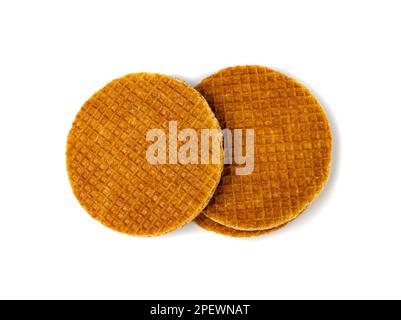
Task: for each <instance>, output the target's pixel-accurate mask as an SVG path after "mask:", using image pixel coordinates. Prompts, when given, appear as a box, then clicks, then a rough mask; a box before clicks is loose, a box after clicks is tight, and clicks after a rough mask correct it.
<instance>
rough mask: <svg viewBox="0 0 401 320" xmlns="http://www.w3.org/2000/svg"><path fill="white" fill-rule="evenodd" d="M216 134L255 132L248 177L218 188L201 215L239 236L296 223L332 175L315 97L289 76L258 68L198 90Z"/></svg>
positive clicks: (228, 171)
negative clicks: (217, 128) (209, 109)
mask: <svg viewBox="0 0 401 320" xmlns="http://www.w3.org/2000/svg"><path fill="white" fill-rule="evenodd" d="M196 89H197V90H199V92H200V93H202V94H203V95H204V97H205V98H206V100H207V101H208V102H209V105H210V106H211V107H212V109H213V110H214V112H215V114H216V117H217V119H218V120H219V122H220V125H221V127H222V129H225V128H228V129H231V130H232V129H247V128H248V129H254V133H255V138H254V139H255V140H254V143H255V148H254V153H255V155H254V170H253V172H252V173H251V174H249V175H236V172H235V168H236V167H237V166H236V165H235V164H232V165H228V166H225V170H224V173H223V177H222V183H221V184H220V185H219V187H218V188H217V190H216V194H215V196H214V197H213V199H212V200H211V202H210V203H209V205H208V206H207V208H206V209H205V211H204V214H205V215H206V216H207V217H209V218H211V219H212V220H214V221H216V222H218V223H220V224H223V225H225V226H228V227H231V228H235V229H241V230H263V229H271V228H275V227H277V226H280V225H282V224H284V223H286V222H288V221H291V220H293V219H294V218H295V217H297V216H298V215H299V214H300V213H301V212H302V211H303V210H304V208H305V207H306V206H307V205H308V204H309V203H310V202H311V201H312V200H313V199H314V198H315V197H316V196H317V195H318V194H319V193H320V191H321V190H322V189H323V187H324V185H325V183H326V181H327V179H328V177H329V171H330V165H331V143H332V135H331V131H330V126H329V122H328V119H327V116H326V114H325V112H324V110H323V108H322V107H321V105H320V104H319V102H318V101H317V99H316V98H315V97H314V96H313V94H312V93H311V92H310V91H309V90H308V89H307V88H305V87H304V86H303V85H301V84H299V83H298V82H297V81H295V80H293V79H291V78H290V77H288V76H286V75H284V74H282V73H280V72H277V71H274V70H271V69H268V68H265V67H260V66H239V67H232V68H227V69H223V70H221V71H219V72H217V73H215V74H213V75H211V76H209V77H207V78H206V79H204V80H203V81H201V83H200V84H199V85H198V86H197V87H196Z"/></svg>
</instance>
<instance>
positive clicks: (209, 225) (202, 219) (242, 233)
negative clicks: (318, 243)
mask: <svg viewBox="0 0 401 320" xmlns="http://www.w3.org/2000/svg"><path fill="white" fill-rule="evenodd" d="M194 221H195V223H196V224H197V225H198V226H200V227H202V228H203V229H205V230H208V231H212V232H215V233H219V234H222V235H225V236H230V237H234V238H251V237H256V236H261V235H264V234H267V233H271V232H274V231H276V230H278V229H281V228H282V227H284V226H285V225H286V224H283V225H282V226H279V227H277V228H273V229H268V230H256V231H246V230H237V229H233V228H230V227H226V226H224V225H222V224H220V223H217V222H214V221H213V220H212V219H210V218H208V217H206V216H205V215H204V214H200V215H199V216H198V217H197V218H196V219H195V220H194Z"/></svg>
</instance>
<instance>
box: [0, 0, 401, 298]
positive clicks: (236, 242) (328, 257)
mask: <svg viewBox="0 0 401 320" xmlns="http://www.w3.org/2000/svg"><path fill="white" fill-rule="evenodd" d="M400 9H401V7H400V1H367V0H364V1H330V2H329V1H321V0H318V1H283V0H281V1H251V0H247V1H234V0H231V1H216V0H212V1H207V0H203V1H175V0H169V1H157V2H156V1H138V2H135V1H107V2H106V1H99V0H96V1H71V0H70V1H63V2H61V1H42V0H37V1H18V0H16V1H7V2H6V1H2V2H1V4H0V108H1V109H0V110H1V111H0V112H1V113H0V114H1V116H0V142H1V143H0V152H1V154H0V194H1V195H0V298H123V299H125V298H132V299H149V298H155V299H158V298H161V299H164V298H166V299H184V298H208V299H214V298H226V299H230V298H244V299H268V298H274V299H278V298H290V299H293V298H306V299H309V298H323V299H325V298H346V299H347V298H401V289H400V288H401V272H400V269H401V257H400V244H401V210H400V198H401V195H400V181H401V174H400V163H401V156H400V150H399V147H400V141H399V138H400V127H401V124H400V115H401V105H400V90H401V89H400V79H401V47H400V30H401V19H400V12H401V10H400ZM241 64H260V65H265V66H269V67H272V68H275V69H277V70H280V71H283V72H285V73H287V74H289V75H291V76H293V77H295V78H296V79H298V80H299V81H301V82H302V83H304V84H305V85H307V86H308V87H309V88H310V89H312V91H313V92H314V93H315V94H316V95H317V96H318V97H319V99H320V100H321V102H322V103H323V105H324V107H325V108H326V110H327V113H328V115H329V118H330V121H331V125H332V129H333V133H334V163H333V170H332V175H331V179H330V182H329V184H328V186H327V188H326V189H325V191H324V192H323V194H322V195H321V196H320V198H319V199H318V200H317V201H316V202H315V203H314V204H313V205H311V206H310V208H309V209H308V211H307V213H305V214H303V215H302V216H301V217H300V218H299V219H298V220H296V221H295V222H294V223H292V224H291V225H289V226H288V227H286V228H285V229H283V230H282V231H279V232H276V233H274V234H271V235H267V236H264V237H259V238H254V239H233V238H229V237H224V236H221V235H217V234H213V233H210V232H206V231H204V230H202V229H200V228H199V227H197V226H196V225H194V224H189V225H187V226H186V227H184V228H183V229H181V230H178V231H176V232H174V233H171V234H169V235H166V236H162V237H158V238H150V239H148V238H136V237H129V236H126V235H123V234H119V233H116V232H114V231H112V230H109V229H107V228H105V227H103V226H101V225H100V224H99V223H97V222H96V221H95V220H93V219H92V218H90V216H89V215H88V214H87V213H86V212H85V211H84V210H83V209H82V208H81V207H80V205H79V204H78V202H77V200H76V199H75V197H74V196H73V193H72V191H71V188H70V185H69V182H68V178H67V174H66V169H65V144H66V138H67V134H68V131H69V129H70V126H71V124H72V121H73V119H74V117H75V115H76V113H77V112H78V111H79V109H80V107H81V105H82V104H83V103H84V102H85V101H86V100H87V99H88V98H89V97H90V96H91V95H92V94H93V93H94V92H95V91H96V90H98V89H100V88H101V87H103V86H104V85H105V84H106V83H107V82H109V81H110V80H112V79H114V78H117V77H120V76H123V75H125V74H127V73H132V72H139V71H148V72H160V73H165V74H168V75H173V76H177V77H180V78H182V79H184V80H187V81H188V82H190V83H191V84H196V83H197V82H198V81H199V80H201V79H202V78H203V77H204V76H206V75H209V74H211V73H213V72H215V71H218V70H219V69H221V68H223V67H227V66H233V65H241Z"/></svg>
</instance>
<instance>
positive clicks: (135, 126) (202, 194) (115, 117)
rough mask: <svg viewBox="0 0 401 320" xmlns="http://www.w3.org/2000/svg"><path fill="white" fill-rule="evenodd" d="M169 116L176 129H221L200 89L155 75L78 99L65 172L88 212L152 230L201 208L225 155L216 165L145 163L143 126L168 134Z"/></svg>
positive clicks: (143, 232) (122, 228)
mask: <svg viewBox="0 0 401 320" xmlns="http://www.w3.org/2000/svg"><path fill="white" fill-rule="evenodd" d="M171 121H173V122H174V121H175V122H176V124H177V128H178V130H182V129H184V128H191V129H194V130H196V131H200V130H201V129H204V128H206V129H217V130H219V132H220V133H221V130H220V126H219V123H218V121H217V119H216V118H215V116H214V114H213V112H212V111H211V109H210V107H209V106H208V104H207V102H206V100H205V99H204V98H203V97H202V96H201V95H200V94H199V92H197V91H196V90H194V89H193V88H191V87H190V86H188V85H186V84H185V83H183V82H182V81H178V80H176V79H174V78H171V77H168V76H164V75H160V74H150V73H138V74H130V75H127V76H125V77H122V78H120V79H117V80H114V81H112V82H110V83H109V84H107V85H106V86H105V87H104V88H103V89H101V90H100V91H98V92H97V93H95V94H94V95H93V96H92V97H91V98H90V99H89V100H88V101H87V102H86V103H85V104H84V105H83V107H82V108H81V110H80V111H79V113H78V115H77V117H76V119H75V121H74V123H73V126H72V129H71V131H70V133H69V136H68V140H67V152H66V155H67V171H68V176H69V179H70V182H71V186H72V189H73V191H74V194H75V196H76V197H77V199H78V201H79V202H80V204H81V205H82V206H83V207H84V208H85V210H86V211H87V212H88V213H89V214H90V215H91V216H92V217H93V218H95V219H97V220H99V221H100V222H101V223H102V224H104V225H105V226H107V227H109V228H112V229H114V230H116V231H119V232H123V233H127V234H130V235H139V236H155V235H160V234H163V233H166V232H169V231H172V230H174V229H177V228H179V227H181V226H183V225H184V224H186V223H187V222H189V221H191V220H193V219H194V218H195V217H196V216H197V215H198V214H199V213H200V212H201V211H202V210H203V209H204V207H205V206H206V204H207V203H208V201H209V200H210V198H211V196H212V195H213V193H214V191H215V188H216V186H217V184H218V182H219V180H220V177H221V172H222V167H223V158H222V156H221V157H220V162H219V163H217V164H200V163H196V164H185V165H184V164H181V163H179V162H178V163H176V164H171V163H166V164H157V165H155V164H151V163H149V162H148V161H147V158H146V151H147V148H148V147H149V145H150V142H149V141H148V140H147V138H146V137H147V132H148V131H149V130H150V129H156V128H159V129H161V130H162V131H163V132H166V133H168V132H169V123H170V122H171ZM219 148H220V152H221V151H222V145H221V141H220V145H219ZM166 149H168V147H166ZM165 151H166V153H168V152H167V150H165ZM198 153H199V154H198V155H199V156H200V153H201V151H200V150H199V151H198ZM221 153H222V152H221Z"/></svg>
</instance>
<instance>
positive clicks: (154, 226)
mask: <svg viewBox="0 0 401 320" xmlns="http://www.w3.org/2000/svg"><path fill="white" fill-rule="evenodd" d="M238 131H242V132H243V133H244V135H245V133H248V132H250V133H252V141H248V140H247V138H246V137H244V136H242V138H241V137H240V141H241V143H240V146H239V147H238V148H236V145H235V142H238V141H237V140H238V139H237V140H235V139H233V137H235V136H236V132H238ZM233 133H234V134H233ZM223 137H224V139H223ZM228 139H232V142H233V143H234V145H232V144H230V143H226V142H227V141H228ZM247 143H248V145H247ZM331 143H332V138H331V132H330V127H329V122H328V120H327V117H326V115H325V112H324V110H323V108H322V107H321V105H320V104H319V102H318V101H317V99H316V98H315V97H314V96H313V95H312V94H311V93H310V91H309V90H308V89H306V88H305V87H304V86H302V85H301V84H299V83H298V82H296V81H295V80H293V79H291V78H290V77H288V76H286V75H284V74H282V73H279V72H277V71H273V70H271V69H268V68H265V67H260V66H243V67H233V68H227V69H223V70H221V71H219V72H217V73H215V74H213V75H211V76H209V77H207V78H206V79H204V80H203V81H201V82H200V83H199V84H198V85H197V86H196V87H195V88H191V87H190V86H189V85H187V84H185V83H184V82H182V81H179V80H177V79H174V78H171V77H168V76H164V75H160V74H149V73H138V74H131V75H128V76H125V77H123V78H120V79H117V80H114V81H112V82H111V83H109V84H108V85H106V86H105V87H104V88H103V89H101V90H100V91H98V92H97V93H95V94H94V95H93V96H92V97H91V98H90V99H89V100H88V101H87V102H86V103H85V104H84V106H83V107H82V108H81V110H80V112H79V113H78V115H77V117H76V119H75V121H74V124H73V126H72V129H71V131H70V133H69V136H68V139H67V171H68V175H69V179H70V182H71V185H72V189H73V191H74V194H75V195H76V197H77V199H78V201H79V202H80V204H81V205H82V206H83V207H84V209H85V210H86V211H87V212H88V213H89V214H90V215H91V216H92V217H94V218H95V219H97V220H98V221H100V222H101V223H103V224H104V225H106V226H108V227H110V228H112V229H114V230H117V231H120V232H123V233H127V234H130V235H138V236H155V235H160V234H163V233H166V232H170V231H172V230H175V229H177V228H179V227H181V226H183V225H185V224H186V223H188V222H189V221H192V220H195V222H196V223H197V224H198V225H199V226H201V227H203V228H204V229H206V230H211V231H215V232H217V233H221V234H224V235H230V236H234V237H250V236H257V235H262V234H266V233H269V232H272V231H274V230H277V229H279V228H281V227H283V226H284V225H286V224H287V223H288V222H290V221H292V220H293V219H295V218H296V217H297V216H298V215H299V214H300V213H301V212H302V211H303V210H304V209H305V208H306V207H307V206H308V204H309V203H310V202H311V201H313V199H314V198H316V196H317V195H318V194H319V193H320V191H321V190H322V189H323V187H324V184H325V183H326V181H327V179H328V176H329V170H330V164H331ZM248 150H249V154H248V156H250V157H249V159H247V160H249V162H251V166H250V170H243V169H244V167H246V166H247V165H249V163H248V164H247V163H242V162H241V163H240V162H237V161H235V160H236V159H237V157H236V156H237V155H238V156H239V157H238V158H244V157H241V156H243V154H246V153H247V151H248ZM237 153H239V154H237Z"/></svg>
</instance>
